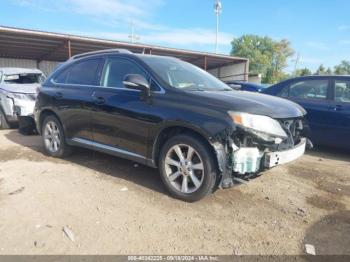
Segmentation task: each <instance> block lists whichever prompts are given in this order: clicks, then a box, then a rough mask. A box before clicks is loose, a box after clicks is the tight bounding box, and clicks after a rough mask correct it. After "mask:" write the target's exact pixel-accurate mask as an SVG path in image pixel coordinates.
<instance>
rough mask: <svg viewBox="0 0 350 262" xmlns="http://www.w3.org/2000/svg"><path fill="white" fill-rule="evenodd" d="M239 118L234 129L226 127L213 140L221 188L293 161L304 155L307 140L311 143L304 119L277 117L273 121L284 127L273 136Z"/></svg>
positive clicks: (243, 181)
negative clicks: (307, 137)
mask: <svg viewBox="0 0 350 262" xmlns="http://www.w3.org/2000/svg"><path fill="white" fill-rule="evenodd" d="M262 120H264V119H262ZM239 121H241V123H240V124H236V125H235V128H232V129H227V130H224V131H223V132H221V133H220V134H218V135H217V136H216V137H215V138H214V140H213V141H215V142H212V146H213V148H214V150H215V152H216V156H217V160H218V165H219V170H220V172H221V180H220V184H219V187H220V188H229V187H232V186H234V185H235V184H241V183H245V182H246V181H248V180H250V179H252V178H255V177H257V176H259V173H260V172H261V171H263V170H265V169H269V168H272V167H274V166H277V165H280V164H285V163H288V162H291V161H293V160H295V159H297V158H299V157H300V156H302V155H303V154H304V152H305V148H306V146H307V145H308V143H309V146H311V142H309V141H308V139H306V138H305V129H304V124H303V118H289V119H278V120H275V119H274V120H273V121H275V122H273V124H274V125H277V124H278V125H279V126H280V127H281V130H283V133H282V131H279V132H275V133H276V134H274V135H269V134H267V133H266V132H260V131H257V130H256V129H254V128H251V127H250V126H249V125H248V124H245V123H244V121H242V119H236V122H239ZM266 124H267V125H268V124H269V123H266ZM261 129H263V128H261Z"/></svg>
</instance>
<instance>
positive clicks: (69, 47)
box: [67, 40, 72, 59]
mask: <svg viewBox="0 0 350 262" xmlns="http://www.w3.org/2000/svg"><path fill="white" fill-rule="evenodd" d="M67 48H68V59H69V58H71V57H72V47H71V43H70V40H68V43H67Z"/></svg>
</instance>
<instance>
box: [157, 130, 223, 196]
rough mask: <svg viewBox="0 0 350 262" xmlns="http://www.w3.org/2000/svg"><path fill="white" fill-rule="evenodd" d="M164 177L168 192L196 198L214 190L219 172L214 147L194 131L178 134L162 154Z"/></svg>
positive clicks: (160, 168)
mask: <svg viewBox="0 0 350 262" xmlns="http://www.w3.org/2000/svg"><path fill="white" fill-rule="evenodd" d="M159 170H160V175H161V179H162V181H163V183H164V185H165V187H166V189H167V190H168V191H169V193H170V194H171V195H172V196H173V197H175V198H177V199H180V200H183V201H186V202H195V201H198V200H200V199H202V198H204V197H206V196H207V195H208V194H210V193H211V192H213V190H214V187H215V185H216V177H217V173H218V169H217V166H216V164H215V161H214V157H213V154H212V151H211V150H210V148H209V146H208V145H207V144H205V143H204V142H203V141H202V140H201V139H198V138H197V137H196V136H193V135H187V134H183V135H177V136H174V137H172V138H170V139H169V140H168V141H167V142H166V143H165V145H164V146H163V148H162V150H161V152H160V158H159Z"/></svg>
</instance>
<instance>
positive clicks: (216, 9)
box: [214, 0, 222, 53]
mask: <svg viewBox="0 0 350 262" xmlns="http://www.w3.org/2000/svg"><path fill="white" fill-rule="evenodd" d="M214 12H215V14H216V41H215V53H218V52H219V16H220V14H221V13H222V4H221V1H220V0H215V3H214Z"/></svg>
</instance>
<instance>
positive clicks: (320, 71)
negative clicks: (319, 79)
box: [315, 64, 327, 75]
mask: <svg viewBox="0 0 350 262" xmlns="http://www.w3.org/2000/svg"><path fill="white" fill-rule="evenodd" d="M326 72H327V71H326V68H325V67H324V66H323V65H322V64H321V65H320V66H319V67H318V68H317V70H316V72H315V75H326V74H327V73H326Z"/></svg>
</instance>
